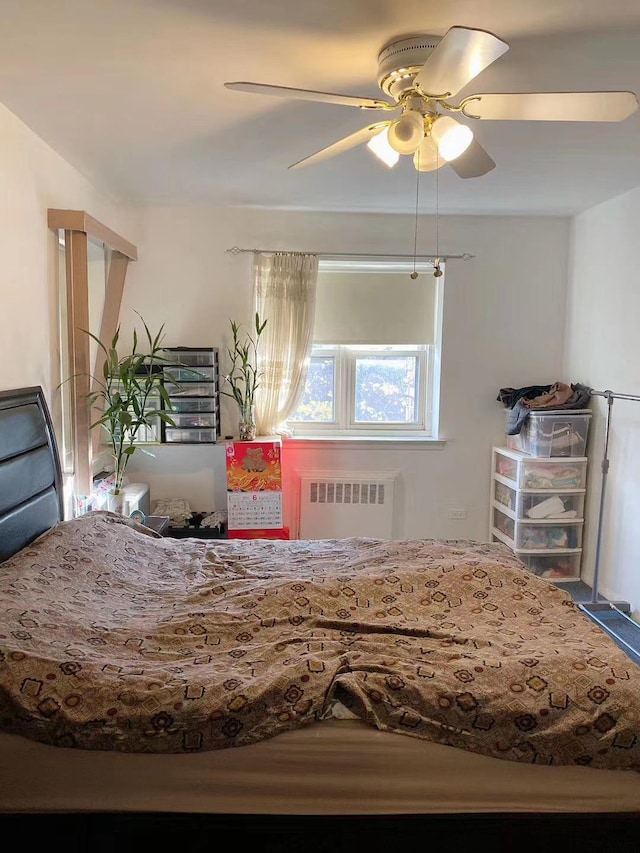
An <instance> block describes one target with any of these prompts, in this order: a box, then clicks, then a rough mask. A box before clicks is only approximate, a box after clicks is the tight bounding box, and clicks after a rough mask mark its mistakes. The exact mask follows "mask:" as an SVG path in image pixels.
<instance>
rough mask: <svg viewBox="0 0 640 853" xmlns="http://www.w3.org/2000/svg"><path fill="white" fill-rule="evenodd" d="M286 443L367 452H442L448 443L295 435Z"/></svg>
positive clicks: (440, 440) (383, 437)
mask: <svg viewBox="0 0 640 853" xmlns="http://www.w3.org/2000/svg"><path fill="white" fill-rule="evenodd" d="M284 441H285V442H291V443H292V444H297V445H300V446H301V447H304V448H305V449H308V450H311V449H316V448H319V449H321V448H322V447H323V446H328V445H331V444H339V445H340V446H341V447H348V448H350V449H353V448H361V449H366V450H370V449H372V448H383V447H384V448H386V449H387V450H409V449H410V450H442V449H443V448H444V447H445V445H446V443H447V442H446V440H445V439H443V438H430V437H428V436H425V435H416V436H407V435H401V436H395V435H295V436H287V437H286V438H285V439H284Z"/></svg>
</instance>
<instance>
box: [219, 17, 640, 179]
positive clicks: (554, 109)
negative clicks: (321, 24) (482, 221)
mask: <svg viewBox="0 0 640 853" xmlns="http://www.w3.org/2000/svg"><path fill="white" fill-rule="evenodd" d="M508 50H509V45H508V44H506V42H504V41H502V40H501V39H499V38H498V37H497V36H495V35H493V33H489V32H486V31H485V30H478V29H473V28H470V27H460V26H454V27H450V28H449V29H448V30H447V32H446V33H445V34H444V35H443V36H436V35H427V34H416V35H411V36H406V37H403V38H397V39H394V40H392V41H390V42H388V43H387V44H386V45H385V46H384V47H383V48H382V50H381V51H380V53H379V55H378V74H377V83H378V87H379V88H380V89H381V91H382V92H383V93H384V94H385V95H386V96H387V97H389V98H391V99H392V100H391V101H383V100H378V99H375V98H368V97H358V96H356V95H341V94H334V93H331V92H317V91H313V90H311V89H294V88H290V87H287V86H273V85H268V84H265V83H247V82H232V83H225V86H226V87H227V88H228V89H235V90H238V91H242V92H251V93H254V94H263V95H272V96H276V97H281V98H283V97H284V98H299V99H302V100H309V101H320V102H324V103H329V104H339V105H341V106H351V107H358V108H359V109H363V110H382V111H400V115H399V116H398V117H397V118H395V119H391V120H388V121H382V122H376V123H374V124H370V125H368V126H367V127H364V128H362V129H361V130H359V131H356V132H355V133H352V134H350V135H349V136H346V137H344V138H343V139H339V140H338V141H337V142H334V143H333V144H331V145H328V146H326V147H325V148H322V149H320V150H319V151H316V152H315V153H314V154H311V155H309V156H308V157H305V158H303V159H302V160H299V161H298V162H297V163H293V164H292V165H291V166H290V167H289V168H290V169H293V168H296V169H297V168H301V167H304V166H311V165H315V164H317V163H320V162H323V161H324V160H327V159H329V158H330V157H334V156H336V155H337V154H342V153H343V152H345V151H348V150H349V149H351V148H354V147H355V146H357V145H361V144H362V143H366V144H367V146H368V147H369V148H370V149H371V150H373V151H374V153H376V155H377V156H378V157H379V158H380V159H381V160H382V161H383V162H385V163H386V164H387V165H394V163H395V162H397V160H398V157H397V156H396V157H395V159H394V156H393V155H391V154H390V153H389V149H390V150H391V151H393V152H394V154H395V155H413V162H414V165H415V167H416V169H417V170H419V171H431V170H433V169H438V168H439V167H440V166H442V165H446V164H449V165H450V166H451V168H452V169H453V171H454V172H455V173H456V174H457V175H458V177H460V178H477V177H480V176H481V175H486V174H487V173H488V172H490V171H491V170H492V169H493V168H494V167H495V165H496V164H495V163H494V162H493V160H492V159H491V157H490V156H489V154H488V153H487V152H486V151H485V150H484V148H483V147H482V146H481V145H480V144H479V143H478V141H477V139H475V138H474V134H473V131H472V130H471V128H470V127H469V126H468V125H466V124H462V123H460V122H457V121H456V120H455V119H454V118H453V117H452V116H451V115H450V113H459V114H460V115H462V116H464V117H465V118H466V119H470V120H471V121H483V120H494V121H496V120H497V121H547V122H548V121H584V122H610V121H623V120H624V119H626V118H628V117H629V116H630V115H631V114H632V113H634V112H635V111H636V110H637V109H638V100H637V97H636V95H635V94H634V93H633V92H625V91H622V92H506V93H489V94H473V95H468V96H466V97H465V98H464V99H463V100H462V101H460V103H458V104H456V103H452V101H451V99H452V98H455V97H456V95H457V94H458V93H459V92H461V91H462V89H464V88H465V86H467V85H468V84H469V83H470V82H471V81H472V80H473V79H474V78H475V77H477V76H478V74H480V73H481V72H482V71H484V70H485V68H487V67H488V66H489V65H491V63H493V62H495V61H496V60H497V59H499V58H500V57H501V56H502V55H503V54H504V53H506V52H507V51H508ZM427 139H430V140H431V143H433V144H431V143H427ZM434 147H436V148H437V154H439V157H436V164H435V165H433V149H434ZM381 152H383V153H381ZM429 164H432V165H429Z"/></svg>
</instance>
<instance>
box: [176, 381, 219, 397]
mask: <svg viewBox="0 0 640 853" xmlns="http://www.w3.org/2000/svg"><path fill="white" fill-rule="evenodd" d="M165 388H166V389H167V394H169V396H170V397H214V396H215V394H216V391H217V387H216V383H215V382H183V383H181V384H180V385H174V383H173V382H165Z"/></svg>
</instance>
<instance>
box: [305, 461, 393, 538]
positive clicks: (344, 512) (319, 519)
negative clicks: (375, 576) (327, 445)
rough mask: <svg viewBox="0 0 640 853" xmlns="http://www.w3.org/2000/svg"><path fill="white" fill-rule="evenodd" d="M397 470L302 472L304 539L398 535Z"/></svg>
mask: <svg viewBox="0 0 640 853" xmlns="http://www.w3.org/2000/svg"><path fill="white" fill-rule="evenodd" d="M396 481H397V474H396V473H395V472H389V473H388V472H385V473H384V474H382V475H381V474H380V472H371V473H366V472H362V471H359V472H358V473H354V474H348V473H346V474H345V472H344V471H343V472H340V473H339V474H331V473H327V472H326V471H322V472H308V473H304V474H301V475H300V533H299V535H300V539H345V538H349V537H351V536H372V537H374V538H376V539H393V538H394V530H393V526H394V514H393V504H394V499H395V489H396Z"/></svg>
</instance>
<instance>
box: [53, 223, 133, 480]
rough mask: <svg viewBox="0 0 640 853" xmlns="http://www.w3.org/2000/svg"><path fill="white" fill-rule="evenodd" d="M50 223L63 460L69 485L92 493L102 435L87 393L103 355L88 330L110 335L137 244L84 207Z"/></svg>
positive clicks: (106, 337) (107, 338)
mask: <svg viewBox="0 0 640 853" xmlns="http://www.w3.org/2000/svg"><path fill="white" fill-rule="evenodd" d="M48 224H49V228H50V229H51V230H52V231H54V233H55V234H56V236H57V264H56V269H57V277H58V282H57V284H58V314H59V324H58V337H59V353H60V359H59V361H60V383H61V384H60V386H59V391H60V395H61V441H60V444H61V460H62V466H63V472H64V474H65V483H66V484H67V490H68V491H71V492H73V493H75V494H89V493H90V491H91V486H92V479H93V473H94V472H93V462H94V458H95V457H96V456H98V454H99V446H100V440H99V439H100V437H99V435H98V434H97V431H96V430H93V434H92V431H91V423H92V421H93V416H94V415H95V413H93V416H92V412H91V410H90V406H89V401H88V394H89V392H90V390H91V376H93V375H100V373H101V370H102V359H103V357H104V356H103V353H102V350H101V349H100V347H99V346H98V344H97V343H96V342H95V341H94V340H92V338H91V336H90V335H88V334H87V331H89V332H91V333H92V334H94V335H95V336H96V337H98V338H99V339H100V340H101V341H105V342H110V341H111V340H112V338H113V336H114V334H115V331H116V328H117V324H118V318H119V314H120V304H121V301H122V292H123V290H124V283H125V278H126V271H127V266H128V263H129V261H131V260H137V249H136V247H135V246H134V245H132V244H131V243H129V242H128V241H126V240H125V239H124V238H122V237H120V235H118V234H116V233H115V232H114V231H111V230H110V229H109V228H107V227H106V226H105V225H103V224H102V223H100V222H98V221H97V220H96V219H94V218H93V217H91V216H89V214H87V213H86V212H85V211H78V210H56V209H50V210H49V211H48Z"/></svg>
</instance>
